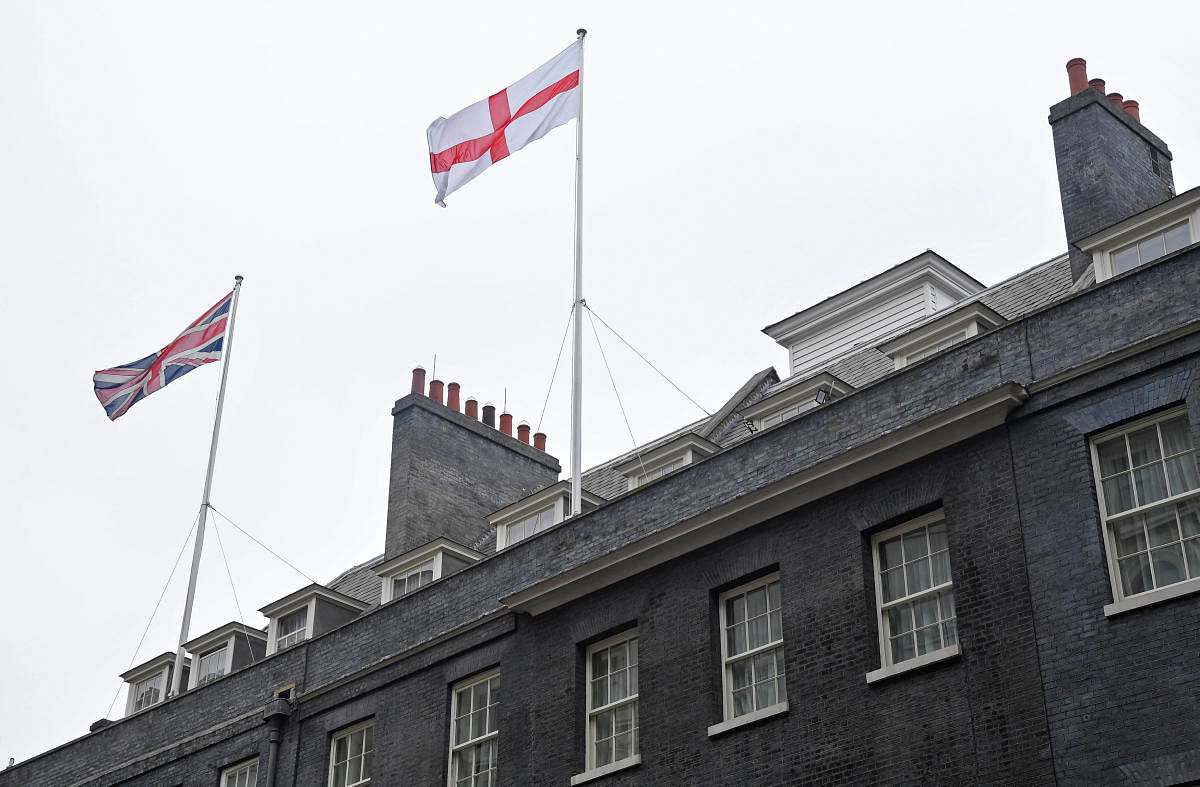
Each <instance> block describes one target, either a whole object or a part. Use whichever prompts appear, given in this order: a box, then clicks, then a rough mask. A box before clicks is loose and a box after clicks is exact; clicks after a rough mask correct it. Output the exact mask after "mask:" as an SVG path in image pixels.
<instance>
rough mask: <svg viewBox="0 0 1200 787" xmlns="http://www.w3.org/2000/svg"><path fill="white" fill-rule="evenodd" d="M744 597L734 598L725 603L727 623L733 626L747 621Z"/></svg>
mask: <svg viewBox="0 0 1200 787" xmlns="http://www.w3.org/2000/svg"><path fill="white" fill-rule="evenodd" d="M745 601H746V600H745V597H744V596H734V597H733V598H731V599H729V600H728V601H726V602H725V622H726V623H727V624H728V625H730V626H732V625H733V624H735V623H741V622H742V621H743V620H745V619H746V603H745Z"/></svg>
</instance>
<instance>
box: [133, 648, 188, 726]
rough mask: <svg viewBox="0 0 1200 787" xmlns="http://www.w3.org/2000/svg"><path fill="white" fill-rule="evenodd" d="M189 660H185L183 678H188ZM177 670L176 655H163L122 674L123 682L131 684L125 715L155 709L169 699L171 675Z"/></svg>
mask: <svg viewBox="0 0 1200 787" xmlns="http://www.w3.org/2000/svg"><path fill="white" fill-rule="evenodd" d="M189 664H190V662H189V660H188V659H187V658H184V660H183V676H184V678H187V675H188V666H189ZM174 669H175V654H174V653H163V654H161V655H159V656H156V657H154V658H153V659H151V660H150V661H147V662H146V663H145V664H140V665H138V666H136V667H134V668H133V669H131V670H129V671H127V672H124V673H122V674H121V680H123V681H125V682H126V683H128V684H129V694H128V696H127V698H126V700H125V715H126V716H129V715H131V714H134V713H137V712H138V711H142V710H145V709H146V708H150V707H153V706H155V705H157V704H158V703H160V702H162V701H163V700H165V699H166V698H167V691H168V690H169V689H170V686H171V673H172V672H173V671H174Z"/></svg>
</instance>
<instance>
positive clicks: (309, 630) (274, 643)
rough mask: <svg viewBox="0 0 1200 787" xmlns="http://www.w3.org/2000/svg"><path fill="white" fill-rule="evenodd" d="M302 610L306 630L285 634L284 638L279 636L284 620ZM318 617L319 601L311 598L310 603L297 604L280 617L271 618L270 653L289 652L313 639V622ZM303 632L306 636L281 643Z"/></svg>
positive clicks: (280, 614) (279, 615)
mask: <svg viewBox="0 0 1200 787" xmlns="http://www.w3.org/2000/svg"><path fill="white" fill-rule="evenodd" d="M302 610H303V611H304V612H305V617H304V628H302V629H297V630H296V631H295V632H291V633H289V634H285V635H283V637H281V636H280V634H279V624H281V623H282V622H283V620H284V618H287V617H290V616H291V615H295V614H296V613H297V612H300V611H302ZM316 617H317V599H316V597H315V596H314V597H313V598H310V599H309V600H308V601H306V602H304V603H303V604H297V605H296V606H294V607H292V608H290V609H288V610H287V611H285V612H280V613H279V614H278V615H275V616H274V617H272V618H271V630H270V637H269V639H270V643H271V651H270V652H271V653H278V652H280V651H281V650H287V649H288V648H292V647H295V646H296V645H299V644H300V643H301V642H305V641H307V640H310V639H312V636H313V620H314V619H315V618H316ZM301 631H303V632H304V636H302V637H299V638H297V639H295V640H293V641H291V642H288V643H287V644H282V643H280V640H281V639H284V638H285V637H291V636H293V635H294V634H296V633H298V632H301Z"/></svg>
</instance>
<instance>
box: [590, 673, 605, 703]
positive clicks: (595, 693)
mask: <svg viewBox="0 0 1200 787" xmlns="http://www.w3.org/2000/svg"><path fill="white" fill-rule="evenodd" d="M607 704H608V677H607V676H605V677H600V678H595V679H594V680H592V707H594V708H599V707H602V706H604V705H607Z"/></svg>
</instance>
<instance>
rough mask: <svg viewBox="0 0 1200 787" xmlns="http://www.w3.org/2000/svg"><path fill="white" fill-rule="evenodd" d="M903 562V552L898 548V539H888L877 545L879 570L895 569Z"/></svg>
mask: <svg viewBox="0 0 1200 787" xmlns="http://www.w3.org/2000/svg"><path fill="white" fill-rule="evenodd" d="M903 562H904V550H903V548H902V547H901V546H900V537H899V536H897V537H896V538H889V539H888V540H887V541H884V542H882V543H880V545H879V568H880V569H887V568H895V567H896V566H898V565H900V564H901V563H903Z"/></svg>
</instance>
